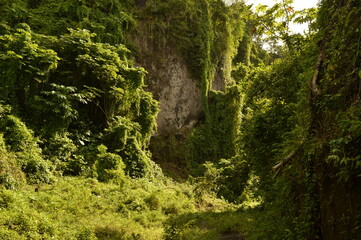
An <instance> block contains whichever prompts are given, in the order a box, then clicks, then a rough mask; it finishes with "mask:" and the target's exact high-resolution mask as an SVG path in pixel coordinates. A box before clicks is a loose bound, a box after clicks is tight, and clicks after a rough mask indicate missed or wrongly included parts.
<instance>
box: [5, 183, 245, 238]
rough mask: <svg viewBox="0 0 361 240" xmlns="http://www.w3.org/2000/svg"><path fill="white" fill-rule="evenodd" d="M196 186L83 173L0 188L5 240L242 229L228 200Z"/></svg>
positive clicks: (203, 234) (199, 234)
mask: <svg viewBox="0 0 361 240" xmlns="http://www.w3.org/2000/svg"><path fill="white" fill-rule="evenodd" d="M193 191H194V189H193V187H192V186H191V185H188V184H185V183H183V184H180V183H174V182H172V181H170V180H169V179H163V180H161V181H153V182H150V181H147V180H145V179H138V180H134V179H130V180H129V181H127V182H126V183H125V184H124V185H123V186H119V185H115V184H104V183H100V182H98V181H97V180H94V179H89V178H79V177H64V178H57V179H56V180H55V182H54V183H53V184H44V185H26V186H24V187H23V188H21V189H18V190H6V189H5V188H0V216H1V218H0V239H4V240H6V239H9V240H14V239H15V240H16V239H147V240H152V239H154V240H156V239H157V240H159V239H208V240H211V239H221V238H220V237H222V236H223V235H225V234H227V233H238V232H240V227H241V225H240V224H239V222H240V221H239V219H238V218H239V213H237V212H236V211H234V210H235V206H232V205H230V204H228V203H226V202H224V201H223V200H220V199H216V198H215V197H212V196H211V195H208V194H203V195H202V196H200V197H198V198H197V199H196V198H195V197H194V195H195V194H194V192H193Z"/></svg>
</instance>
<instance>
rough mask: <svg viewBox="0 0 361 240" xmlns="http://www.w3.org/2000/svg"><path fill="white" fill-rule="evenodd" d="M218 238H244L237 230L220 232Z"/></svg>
mask: <svg viewBox="0 0 361 240" xmlns="http://www.w3.org/2000/svg"><path fill="white" fill-rule="evenodd" d="M219 239H220V240H245V238H244V236H243V235H242V234H241V233H239V232H225V233H222V234H221V236H220V238H219Z"/></svg>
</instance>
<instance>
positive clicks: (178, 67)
mask: <svg viewBox="0 0 361 240" xmlns="http://www.w3.org/2000/svg"><path fill="white" fill-rule="evenodd" d="M144 32H146V31H144ZM149 36H150V35H149V34H139V35H138V36H137V37H136V44H137V48H138V52H139V54H138V59H137V62H138V63H139V64H140V65H141V66H143V67H144V68H145V69H146V70H147V71H148V76H147V81H146V82H147V85H148V86H147V90H149V91H150V92H152V93H153V95H154V97H155V99H157V100H158V101H159V103H160V112H159V114H158V119H157V123H158V132H157V135H161V134H162V133H170V132H173V133H180V132H183V131H186V130H189V129H191V128H192V127H193V126H194V125H195V124H196V123H197V121H198V120H199V119H200V118H202V116H203V107H202V97H201V89H200V80H197V79H192V77H191V76H190V74H189V71H188V69H187V64H186V62H185V60H184V59H183V58H182V57H181V56H180V54H178V53H177V52H176V51H175V49H174V48H173V47H171V46H167V44H166V43H163V46H159V43H155V42H153V41H152V39H151V37H149ZM156 44H158V45H156Z"/></svg>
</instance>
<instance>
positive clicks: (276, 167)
mask: <svg viewBox="0 0 361 240" xmlns="http://www.w3.org/2000/svg"><path fill="white" fill-rule="evenodd" d="M298 149H299V147H298V148H297V149H295V150H293V151H292V152H291V153H290V154H288V155H287V157H285V158H284V159H283V160H282V161H281V162H279V163H277V164H276V165H274V166H273V167H272V171H276V173H275V175H274V176H273V178H275V177H277V175H278V174H279V173H280V172H281V171H282V169H283V167H284V166H286V165H287V163H289V162H290V161H291V160H292V158H293V157H294V156H295V154H296V152H297V151H298Z"/></svg>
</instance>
